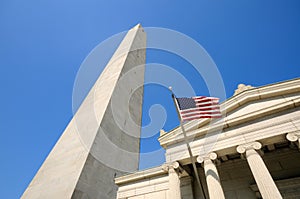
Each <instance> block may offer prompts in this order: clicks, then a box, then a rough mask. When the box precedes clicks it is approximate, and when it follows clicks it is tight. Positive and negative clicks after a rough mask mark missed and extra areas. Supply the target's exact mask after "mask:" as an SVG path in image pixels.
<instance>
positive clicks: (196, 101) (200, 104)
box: [176, 96, 222, 121]
mask: <svg viewBox="0 0 300 199" xmlns="http://www.w3.org/2000/svg"><path fill="white" fill-rule="evenodd" d="M176 100H177V103H178V106H179V113H180V117H181V120H182V121H188V120H194V119H200V118H220V117H221V116H222V114H221V112H220V105H219V98H216V97H205V96H197V97H191V98H187V97H183V98H176Z"/></svg>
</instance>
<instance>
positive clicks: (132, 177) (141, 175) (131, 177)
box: [115, 166, 168, 185]
mask: <svg viewBox="0 0 300 199" xmlns="http://www.w3.org/2000/svg"><path fill="white" fill-rule="evenodd" d="M167 173H168V171H166V170H164V169H163V168H162V166H158V167H154V168H151V169H147V170H143V171H138V172H135V173H132V174H128V175H124V176H121V177H118V178H115V183H116V184H117V185H121V184H125V183H128V182H133V181H137V180H142V179H149V178H150V177H154V176H159V175H163V174H167Z"/></svg>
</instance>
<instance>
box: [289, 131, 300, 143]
mask: <svg viewBox="0 0 300 199" xmlns="http://www.w3.org/2000/svg"><path fill="white" fill-rule="evenodd" d="M286 139H288V140H289V141H291V142H296V141H298V140H299V139H300V132H298V131H296V132H291V133H288V134H286Z"/></svg>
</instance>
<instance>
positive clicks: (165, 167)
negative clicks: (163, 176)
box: [162, 162, 180, 171]
mask: <svg viewBox="0 0 300 199" xmlns="http://www.w3.org/2000/svg"><path fill="white" fill-rule="evenodd" d="M179 167H180V164H179V163H178V162H171V163H165V164H163V165H162V169H163V170H164V171H169V170H170V169H174V170H176V169H178V168H179Z"/></svg>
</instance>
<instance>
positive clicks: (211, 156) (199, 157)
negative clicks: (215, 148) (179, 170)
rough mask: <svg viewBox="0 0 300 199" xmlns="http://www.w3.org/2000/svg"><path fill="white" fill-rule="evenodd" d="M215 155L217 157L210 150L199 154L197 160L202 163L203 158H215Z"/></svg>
mask: <svg viewBox="0 0 300 199" xmlns="http://www.w3.org/2000/svg"><path fill="white" fill-rule="evenodd" d="M217 157H218V155H217V154H216V153H215V152H211V153H208V154H206V155H199V156H198V157H197V162H198V163H202V162H204V160H215V159H217Z"/></svg>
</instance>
